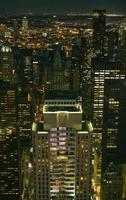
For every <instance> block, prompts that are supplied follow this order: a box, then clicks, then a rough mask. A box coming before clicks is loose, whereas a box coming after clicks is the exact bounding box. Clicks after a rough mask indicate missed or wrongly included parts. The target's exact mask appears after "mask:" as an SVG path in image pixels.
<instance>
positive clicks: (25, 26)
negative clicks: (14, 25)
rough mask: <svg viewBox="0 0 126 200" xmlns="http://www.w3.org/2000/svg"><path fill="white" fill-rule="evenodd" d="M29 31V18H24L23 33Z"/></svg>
mask: <svg viewBox="0 0 126 200" xmlns="http://www.w3.org/2000/svg"><path fill="white" fill-rule="evenodd" d="M27 30H28V18H27V17H23V19H22V31H27Z"/></svg>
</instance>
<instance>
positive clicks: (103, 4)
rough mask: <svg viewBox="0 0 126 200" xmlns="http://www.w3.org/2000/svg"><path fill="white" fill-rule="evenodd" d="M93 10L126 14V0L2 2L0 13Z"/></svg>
mask: <svg viewBox="0 0 126 200" xmlns="http://www.w3.org/2000/svg"><path fill="white" fill-rule="evenodd" d="M93 8H106V9H107V10H108V11H117V12H123V13H126V0H0V13H1V14H3V13H6V12H12V13H13V12H16V13H18V12H27V11H33V12H41V11H42V12H53V13H55V12H56V13H60V12H61V13H63V12H87V11H91V10H92V9H93Z"/></svg>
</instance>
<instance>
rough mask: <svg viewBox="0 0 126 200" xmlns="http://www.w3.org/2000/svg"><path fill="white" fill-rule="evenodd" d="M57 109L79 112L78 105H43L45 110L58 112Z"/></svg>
mask: <svg viewBox="0 0 126 200" xmlns="http://www.w3.org/2000/svg"><path fill="white" fill-rule="evenodd" d="M58 111H66V112H79V111H80V107H77V106H46V107H45V112H58Z"/></svg>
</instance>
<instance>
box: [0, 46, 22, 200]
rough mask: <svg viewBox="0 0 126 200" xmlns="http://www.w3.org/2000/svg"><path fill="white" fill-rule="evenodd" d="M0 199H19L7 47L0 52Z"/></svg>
mask: <svg viewBox="0 0 126 200" xmlns="http://www.w3.org/2000/svg"><path fill="white" fill-rule="evenodd" d="M0 62H1V68H0V75H1V76H0V79H1V80H0V81H1V84H0V111H1V112H0V149H1V150H0V198H1V199H3V200H7V199H15V200H18V199H19V168H18V166H19V163H18V134H17V112H16V87H15V86H14V81H15V70H14V69H13V56H12V51H11V48H10V47H7V46H3V47H2V48H1V52H0Z"/></svg>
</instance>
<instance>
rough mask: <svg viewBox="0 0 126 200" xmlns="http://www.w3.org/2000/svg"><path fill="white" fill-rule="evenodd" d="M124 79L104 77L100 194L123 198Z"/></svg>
mask: <svg viewBox="0 0 126 200" xmlns="http://www.w3.org/2000/svg"><path fill="white" fill-rule="evenodd" d="M125 101H126V83H125V80H106V81H105V94H104V112H103V137H102V198H103V199H107V198H108V197H109V198H111V199H113V200H114V199H122V197H123V188H124V187H123V184H124V180H125V177H126V174H125V173H124V171H123V167H124V165H126V155H125V154H126V150H125V148H126V138H125V133H124V130H125V122H124V121H125V120H124V119H125V111H126V105H125ZM125 197H126V196H125Z"/></svg>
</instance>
